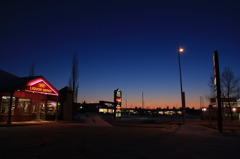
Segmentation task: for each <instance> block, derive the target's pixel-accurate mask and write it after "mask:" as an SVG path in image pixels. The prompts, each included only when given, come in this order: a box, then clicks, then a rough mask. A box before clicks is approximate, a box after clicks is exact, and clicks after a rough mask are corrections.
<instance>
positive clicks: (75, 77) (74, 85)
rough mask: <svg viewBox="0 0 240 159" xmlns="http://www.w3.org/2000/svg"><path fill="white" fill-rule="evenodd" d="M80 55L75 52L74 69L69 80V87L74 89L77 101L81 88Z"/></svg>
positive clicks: (75, 100) (74, 96) (74, 99)
mask: <svg viewBox="0 0 240 159" xmlns="http://www.w3.org/2000/svg"><path fill="white" fill-rule="evenodd" d="M78 76H79V73H78V57H77V54H76V53H74V55H73V59H72V70H71V76H70V80H69V87H70V88H71V89H72V91H73V101H74V102H77V98H78V88H79V83H78Z"/></svg>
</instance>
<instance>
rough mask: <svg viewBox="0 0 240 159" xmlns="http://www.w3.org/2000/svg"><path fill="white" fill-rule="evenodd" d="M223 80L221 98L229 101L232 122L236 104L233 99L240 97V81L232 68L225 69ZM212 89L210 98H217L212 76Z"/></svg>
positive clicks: (210, 85)
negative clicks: (233, 108) (233, 107)
mask: <svg viewBox="0 0 240 159" xmlns="http://www.w3.org/2000/svg"><path fill="white" fill-rule="evenodd" d="M220 80H221V93H222V94H221V98H225V99H226V100H227V103H228V104H227V105H228V108H229V112H230V116H231V120H233V113H232V106H233V105H234V104H235V102H233V101H232V99H237V98H239V97H240V79H239V78H238V77H235V75H234V73H233V72H232V71H231V69H230V68H228V67H225V69H224V71H223V72H222V74H221V77H220ZM208 86H209V88H210V95H209V99H210V98H215V97H216V94H215V86H214V77H213V76H211V77H210V80H209V84H208Z"/></svg>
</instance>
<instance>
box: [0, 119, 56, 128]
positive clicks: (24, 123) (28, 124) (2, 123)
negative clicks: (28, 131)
mask: <svg viewBox="0 0 240 159" xmlns="http://www.w3.org/2000/svg"><path fill="white" fill-rule="evenodd" d="M54 123H57V121H45V120H34V121H22V122H12V123H11V124H10V125H9V124H7V122H0V127H13V126H31V125H42V124H54Z"/></svg>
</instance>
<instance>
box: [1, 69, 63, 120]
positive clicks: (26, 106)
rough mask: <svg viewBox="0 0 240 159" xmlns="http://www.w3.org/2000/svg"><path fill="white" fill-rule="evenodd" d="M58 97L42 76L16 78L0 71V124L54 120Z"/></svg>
mask: <svg viewBox="0 0 240 159" xmlns="http://www.w3.org/2000/svg"><path fill="white" fill-rule="evenodd" d="M58 96H59V93H58V91H57V89H56V88H54V86H52V85H51V84H50V83H49V82H48V81H47V80H46V79H45V78H44V77H43V76H33V77H17V76H15V75H12V74H10V73H7V72H5V71H1V70H0V122H6V121H7V122H11V121H31V120H55V119H56V118H57V112H58V111H57V103H58ZM9 110H11V111H9Z"/></svg>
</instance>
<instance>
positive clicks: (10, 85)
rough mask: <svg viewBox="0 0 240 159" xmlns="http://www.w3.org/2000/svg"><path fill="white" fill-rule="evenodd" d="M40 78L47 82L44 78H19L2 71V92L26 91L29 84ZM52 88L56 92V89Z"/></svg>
mask: <svg viewBox="0 0 240 159" xmlns="http://www.w3.org/2000/svg"><path fill="white" fill-rule="evenodd" d="M38 78H41V79H44V80H45V81H47V80H46V79H45V78H44V77H43V76H31V77H17V76H15V75H13V74H10V73H8V72H6V71H3V70H0V92H11V91H15V90H18V89H19V90H21V89H25V88H26V85H27V83H29V82H30V81H32V80H34V79H38ZM47 83H48V82H47ZM52 88H53V89H54V90H56V89H55V88H54V87H52Z"/></svg>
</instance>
